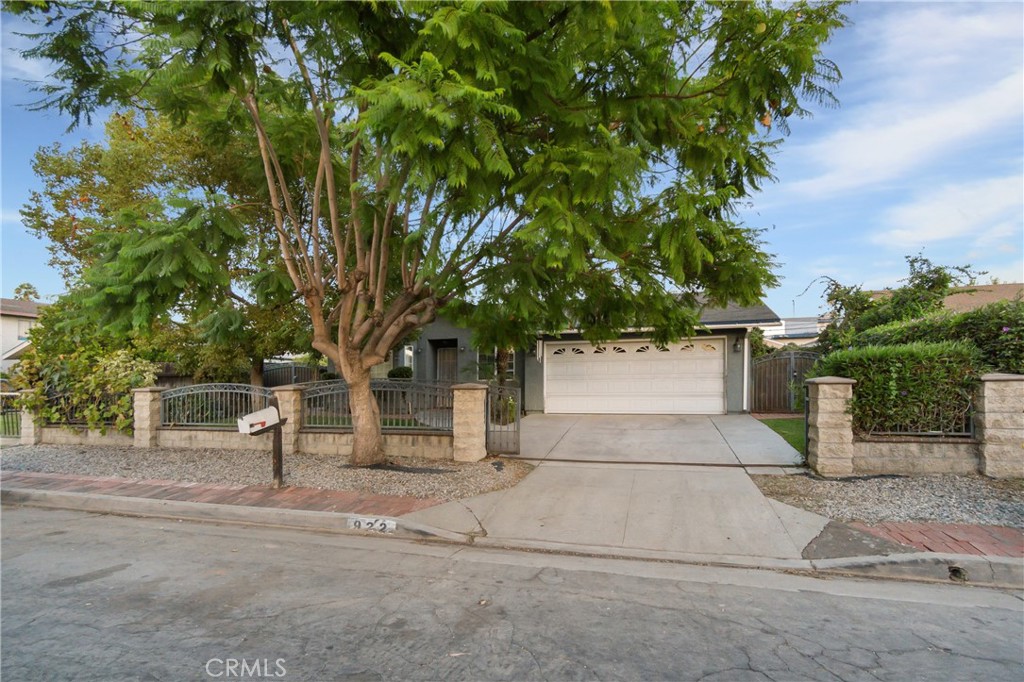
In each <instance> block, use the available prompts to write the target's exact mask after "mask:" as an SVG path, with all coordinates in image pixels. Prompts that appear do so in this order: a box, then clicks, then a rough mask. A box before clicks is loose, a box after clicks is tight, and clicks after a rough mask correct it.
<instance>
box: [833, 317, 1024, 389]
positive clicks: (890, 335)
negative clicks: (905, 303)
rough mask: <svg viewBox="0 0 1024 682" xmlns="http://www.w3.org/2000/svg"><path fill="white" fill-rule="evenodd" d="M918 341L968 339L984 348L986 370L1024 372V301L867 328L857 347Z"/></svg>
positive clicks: (856, 340) (858, 337) (861, 335)
mask: <svg viewBox="0 0 1024 682" xmlns="http://www.w3.org/2000/svg"><path fill="white" fill-rule="evenodd" d="M916 341H926V342H938V341H967V342H970V343H972V344H974V345H975V346H977V348H978V350H980V351H981V355H982V357H983V359H984V364H985V370H987V371H995V372H1008V373H1010V374H1024V301H1019V300H1017V301H1000V302H998V303H992V304H989V305H986V306H983V307H981V308H978V309H977V310H972V311H969V312H966V313H957V314H951V313H939V314H934V315H929V316H927V317H923V318H920V319H917V320H907V321H903V322H892V323H890V324H886V325H882V326H880V327H874V328H872V329H868V330H865V331H863V332H861V333H859V334H857V336H856V337H854V339H853V344H854V345H855V346H857V347H865V346H894V345H898V344H903V343H913V342H916Z"/></svg>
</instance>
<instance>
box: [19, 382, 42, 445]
mask: <svg viewBox="0 0 1024 682" xmlns="http://www.w3.org/2000/svg"><path fill="white" fill-rule="evenodd" d="M23 393H25V391H23ZM40 426H41V425H40V424H37V423H36V418H35V415H34V414H32V413H31V412H29V411H28V410H26V409H22V411H21V441H20V442H21V444H22V445H39V444H40V443H42V442H43V430H42V428H40Z"/></svg>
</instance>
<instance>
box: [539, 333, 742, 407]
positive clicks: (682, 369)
mask: <svg viewBox="0 0 1024 682" xmlns="http://www.w3.org/2000/svg"><path fill="white" fill-rule="evenodd" d="M544 387H545V390H544V411H545V412H550V413H555V414H559V413H602V414H723V413H724V412H725V411H726V410H725V339H723V338H708V339H694V340H692V341H680V342H677V343H673V344H670V345H668V346H666V347H659V346H656V345H654V344H653V343H651V342H650V341H616V342H613V343H609V344H607V345H605V346H600V347H594V346H592V345H590V344H589V343H587V342H586V341H576V342H546V343H545V344H544Z"/></svg>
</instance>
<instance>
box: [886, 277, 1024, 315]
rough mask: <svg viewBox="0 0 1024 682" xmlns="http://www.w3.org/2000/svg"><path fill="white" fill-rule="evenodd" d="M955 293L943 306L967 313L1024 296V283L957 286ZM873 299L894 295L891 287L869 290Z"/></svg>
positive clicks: (947, 298)
mask: <svg viewBox="0 0 1024 682" xmlns="http://www.w3.org/2000/svg"><path fill="white" fill-rule="evenodd" d="M952 291H953V293H951V294H950V295H948V296H946V298H945V299H944V300H943V302H942V306H943V307H944V308H945V309H946V310H949V311H951V312H954V313H966V312H968V311H970V310H977V309H978V308H980V307H982V306H986V305H988V304H990V303H997V302H999V301H1012V300H1014V299H1017V298H1024V284H1019V283H1018V284H975V285H973V286H967V287H956V288H955V289H953V290H952ZM868 294H870V296H871V298H872V299H873V300H876V301H877V300H880V299H883V298H888V297H889V296H891V295H892V290H891V289H882V290H881V291H869V292H868Z"/></svg>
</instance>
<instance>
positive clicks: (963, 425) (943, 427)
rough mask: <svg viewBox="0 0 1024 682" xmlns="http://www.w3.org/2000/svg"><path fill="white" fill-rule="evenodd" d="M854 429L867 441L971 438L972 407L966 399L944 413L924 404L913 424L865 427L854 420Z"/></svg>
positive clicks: (890, 423)
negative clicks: (871, 439)
mask: <svg viewBox="0 0 1024 682" xmlns="http://www.w3.org/2000/svg"><path fill="white" fill-rule="evenodd" d="M858 427H860V428H858ZM854 429H855V430H859V431H861V433H863V434H864V435H866V436H868V437H870V438H890V437H913V438H973V437H974V405H973V403H972V402H971V401H969V400H968V401H965V403H964V405H963V406H962V407H959V408H954V409H952V410H948V409H947V410H945V411H944V410H942V409H940V408H939V407H938V406H932V405H923V406H922V407H921V410H920V411H919V414H918V415H916V417H915V418H914V420H913V421H912V422H892V421H877V422H874V423H872V424H871V425H870V426H869V427H867V428H864V427H863V426H861V425H859V424H857V423H856V419H855V420H854Z"/></svg>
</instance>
